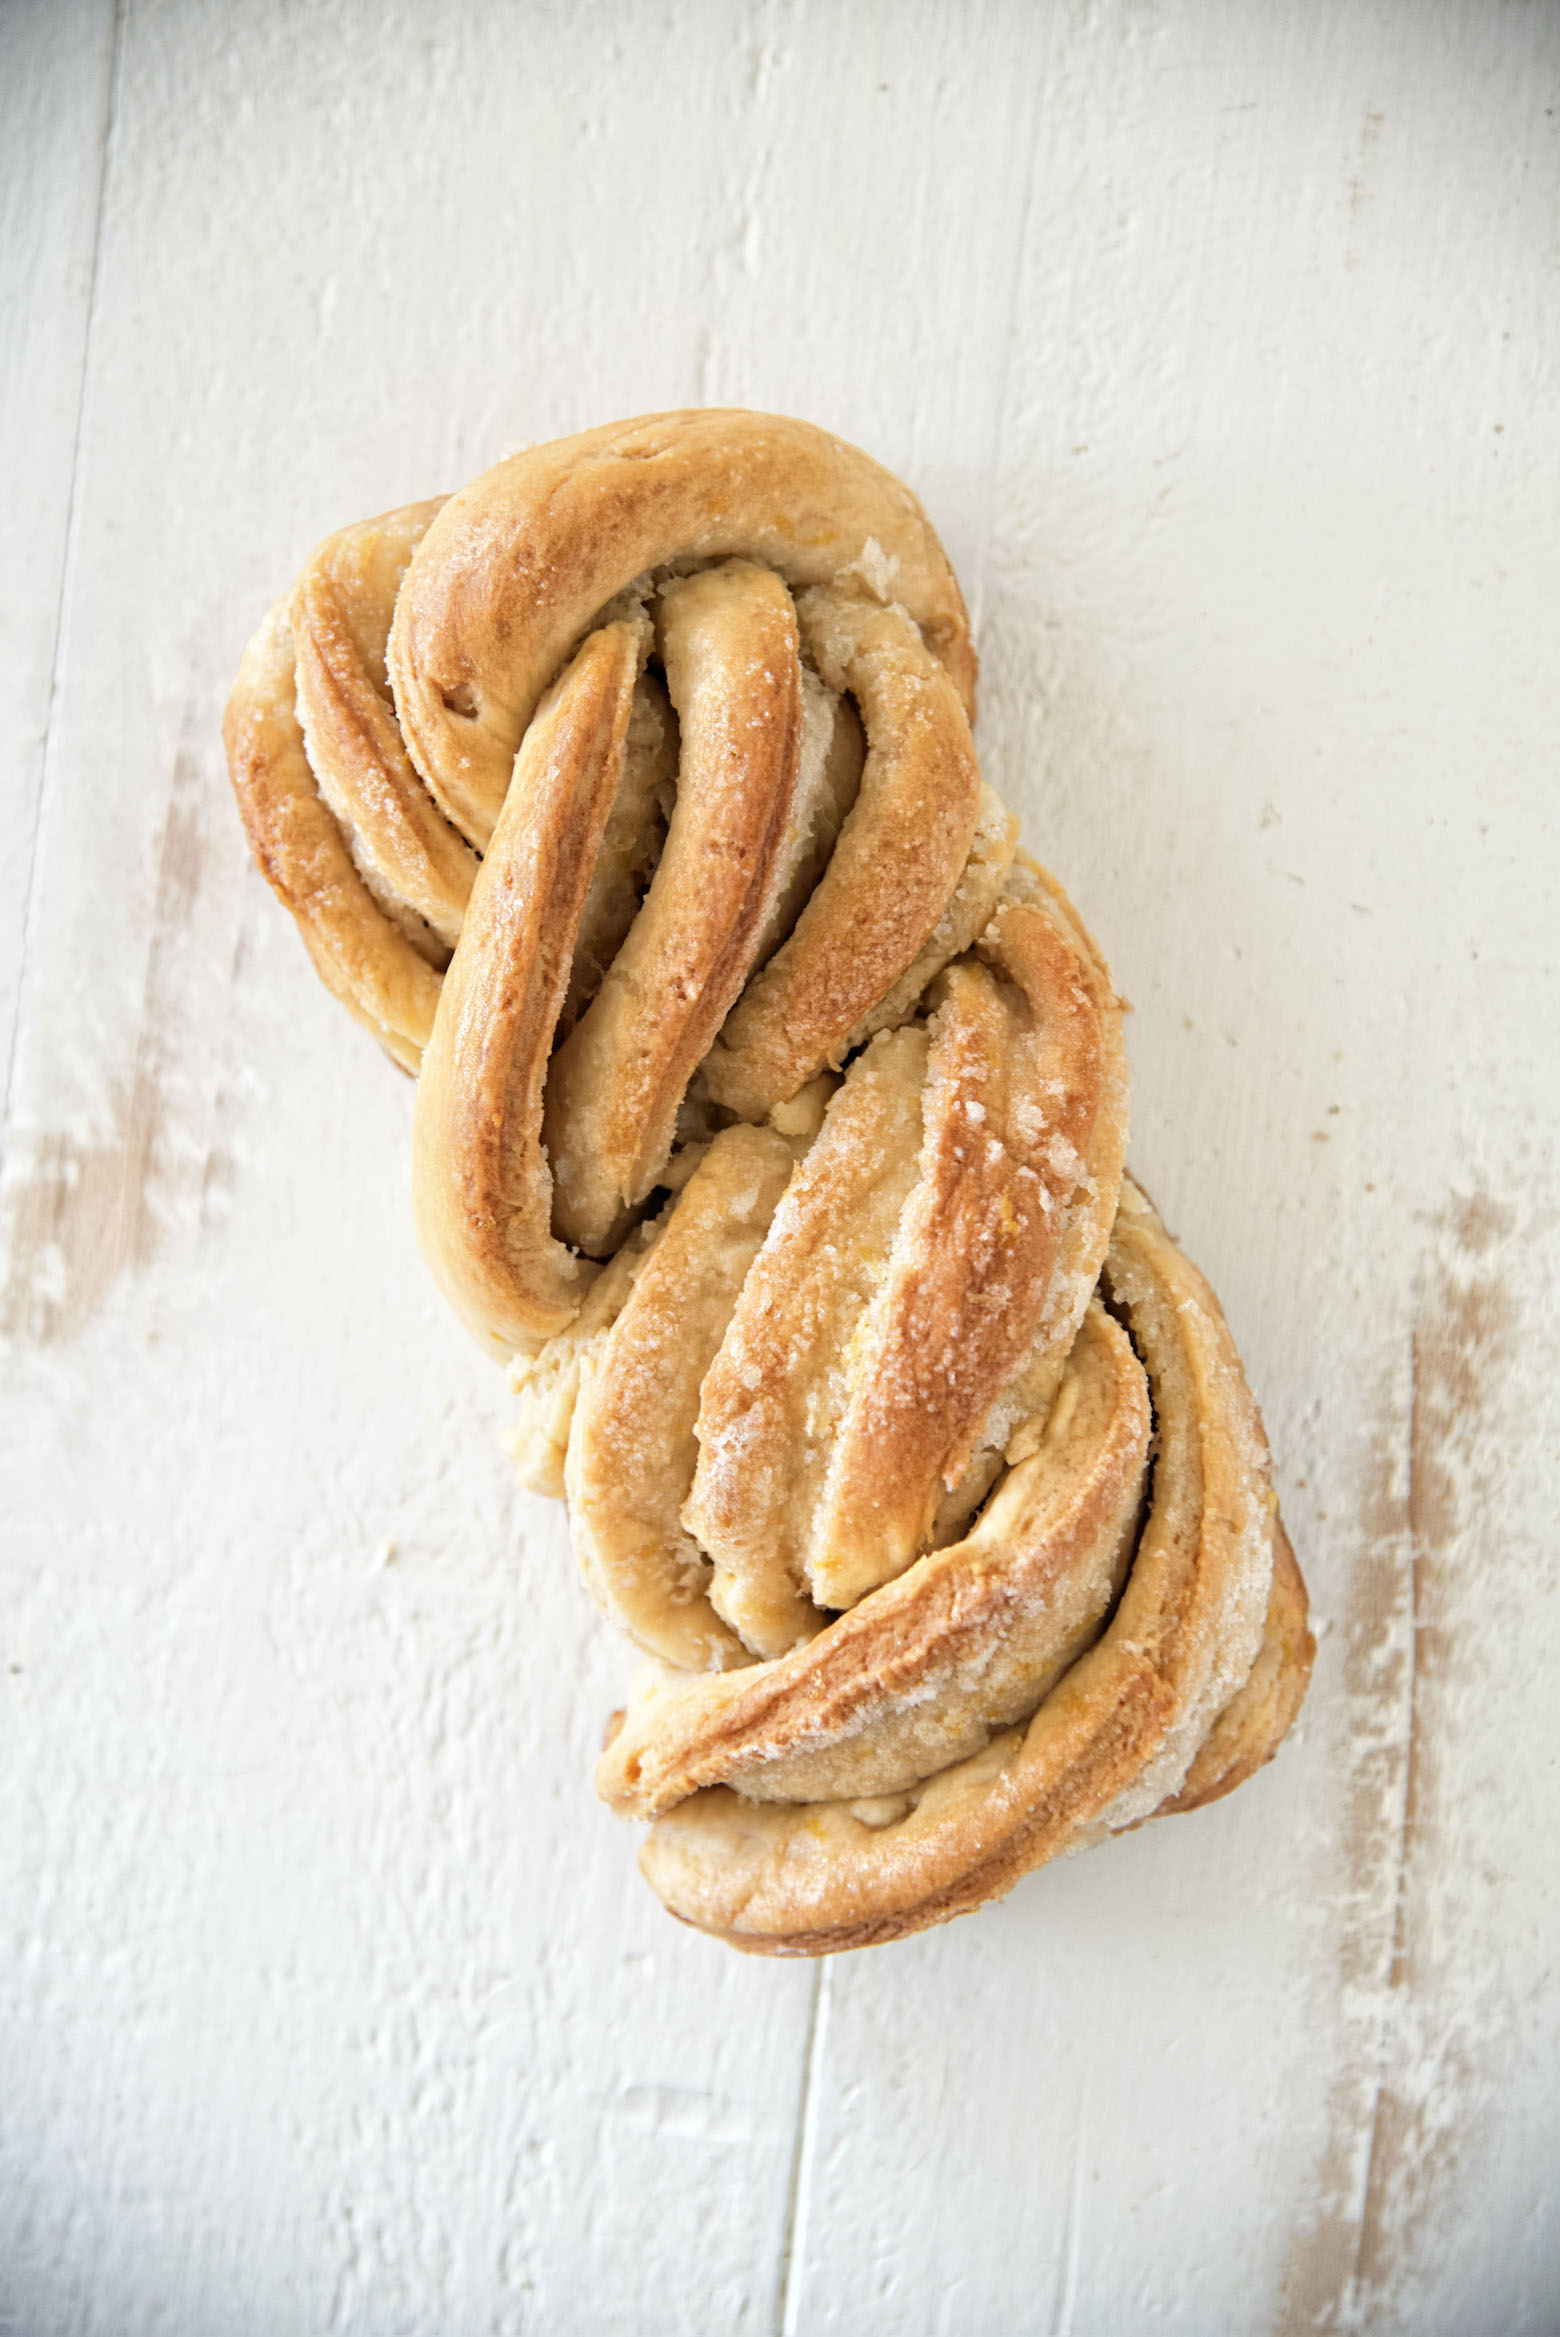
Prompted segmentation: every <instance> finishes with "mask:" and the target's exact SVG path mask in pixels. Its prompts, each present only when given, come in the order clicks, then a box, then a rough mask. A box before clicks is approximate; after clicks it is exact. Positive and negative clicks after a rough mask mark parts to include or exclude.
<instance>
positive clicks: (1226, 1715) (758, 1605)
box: [226, 412, 1312, 1954]
mask: <svg viewBox="0 0 1560 2337" xmlns="http://www.w3.org/2000/svg"><path fill="white" fill-rule="evenodd" d="M974 682H975V658H974V652H973V649H972V647H971V643H970V637H969V627H968V622H967V619H966V616H965V611H964V605H963V602H962V600H961V598H960V594H959V590H958V586H957V584H956V582H955V580H954V577H953V574H952V571H951V569H950V568H949V566H948V564H947V561H946V558H945V556H944V554H943V552H942V549H941V547H940V545H939V544H938V542H937V539H936V537H935V536H934V535H933V533H932V530H931V528H930V526H929V524H928V522H927V520H926V517H925V515H924V513H923V512H922V511H921V509H920V506H919V505H918V504H917V503H916V502H915V500H914V498H913V497H912V496H911V495H910V494H909V493H908V492H907V490H906V489H905V488H903V487H902V486H901V485H899V483H898V482H897V481H895V480H894V479H892V478H890V477H889V476H888V474H887V473H886V472H884V471H882V470H881V469H879V467H878V466H877V465H876V464H874V463H872V462H870V461H869V460H868V459H867V458H866V457H865V456H864V455H862V454H860V453H858V452H856V451H855V450H854V449H852V448H850V447H846V446H844V445H842V444H841V443H840V442H839V441H837V440H835V439H832V438H830V437H828V436H827V435H825V434H824V433H823V432H821V431H818V430H815V429H812V428H810V427H809V426H807V425H805V424H802V423H798V422H792V421H783V420H779V419H776V418H774V417H769V416H763V415H754V414H745V413H731V412H693V413H682V414H667V415H657V416H650V417H647V418H645V419H643V420H640V421H637V422H632V423H627V424H621V425H617V426H614V427H611V428H608V429H604V430H596V431H589V432H585V433H583V434H582V435H580V436H579V437H576V438H572V439H566V440H563V441H561V442H559V443H558V444H556V445H552V446H547V447H542V448H537V449H533V450H530V451H528V452H526V453H523V454H518V455H514V456H511V457H510V458H509V459H507V460H506V461H504V462H502V463H500V464H498V465H497V466H496V468H494V469H493V470H491V471H489V472H487V473H485V474H484V475H483V476H482V477H481V478H480V479H478V480H476V481H475V482H474V483H473V484H472V485H471V486H470V487H468V488H466V489H464V490H463V491H462V492H461V493H460V494H458V495H455V496H453V497H451V498H450V499H449V500H448V501H447V502H444V503H438V502H433V503H425V504H418V505H413V506H410V507H408V508H407V509H405V510H402V511H397V512H392V513H390V514H388V515H387V516H385V517H384V518H382V519H379V520H376V521H371V522H368V523H366V524H365V525H362V526H359V527H353V528H348V529H345V530H343V531H342V532H341V533H340V534H338V535H336V536H333V537H331V538H330V539H328V541H327V542H326V543H325V544H323V545H322V546H321V547H320V549H319V550H318V551H317V552H316V553H315V555H314V557H313V558H312V559H311V561H310V562H309V564H308V566H307V568H306V569H305V571H304V574H303V576H302V578H301V579H300V581H299V583H298V585H297V586H296V588H295V590H294V592H293V594H292V596H291V599H290V600H289V601H287V602H284V603H282V604H280V605H279V606H278V607H277V608H276V609H274V610H273V611H272V612H271V614H270V616H269V617H268V618H267V619H266V621H265V623H264V625H263V626H262V627H261V629H260V632H259V633H258V634H257V636H256V638H255V640H254V642H253V643H252V644H251V646H250V648H249V651H248V652H247V654H246V657H245V660H244V664H243V666H242V668H241V671H240V674H239V678H238V682H237V684H236V686H235V689H234V693H233V697H232V700H231V702H230V705H229V709H228V717H227V723H226V737H227V744H228V752H229V760H230V766H231V769H232V773H233V780H234V785H235V788H236V790H237V793H238V798H239V803H240V808H241V810H242V812H243V816H244V819H245V823H246V826H247V827H248V830H249V834H250V838H251V841H252V844H253V846H254V850H255V853H256V857H257V858H258V860H259V861H260V864H261V866H262V868H263V869H264V870H265V872H266V874H267V876H268V877H269V878H270V880H271V882H272V884H273V885H274V886H275V887H276V889H277V891H278V892H279V893H280V895H281V897H282V898H283V900H284V901H285V902H286V903H287V905H288V907H289V908H290V909H291V910H292V912H293V914H294V916H295V917H296V919H297V921H298V923H299V926H300V928H301V929H302V932H303V936H304V939H305V942H306V943H307V945H308V948H309V950H310V953H311V955H312V957H313V959H314V963H315V965H316V967H317V969H318V970H319V972H320V973H321V975H322V976H323V978H324V980H325V981H326V983H327V984H328V986H329V987H330V988H331V989H332V990H334V991H335V993H336V994H337V996H338V997H340V998H341V999H342V1000H343V1001H344V1003H345V1004H346V1005H347V1006H348V1008H349V1009H350V1010H351V1011H352V1012H353V1013H354V1014H355V1015H356V1016H357V1018H358V1019H359V1020H360V1021H362V1022H364V1023H365V1024H366V1025H367V1026H368V1027H369V1028H370V1029H372V1030H373V1031H374V1032H375V1034H376V1035H377V1036H378V1037H379V1039H380V1040H381V1042H382V1044H383V1045H384V1046H385V1047H386V1048H387V1049H388V1051H389V1052H390V1053H391V1054H392V1055H393V1056H394V1057H395V1059H396V1060H397V1061H399V1062H400V1063H402V1064H403V1065H404V1066H405V1067H406V1068H408V1069H410V1070H414V1071H417V1072H418V1073H419V1078H418V1088H417V1100H416V1113H415V1135H414V1171H413V1191H414V1200H415V1206H416V1213H417V1222H418V1230H419V1235H420V1238H421V1241H422V1244H423V1248H424V1250H425V1253H426V1255H427V1257H428V1260H429V1262H430V1264H431V1266H432V1268H433V1270H434V1273H435V1274H436V1276H437V1277H438V1279H439V1281H440V1283H441V1284H442V1286H443V1288H444V1289H445V1291H446V1293H447V1294H448V1296H449V1297H450V1299H451V1301H452V1302H453V1304H454V1305H455V1306H456V1307H457V1309H458V1310H459V1311H460V1313H461V1315H462V1316H463V1318H464V1319H465V1321H466V1322H467V1323H468V1325H469V1326H470V1327H471V1329H472V1330H473V1332H474V1333H475V1334H476V1335H477V1337H478V1338H479V1339H481V1340H482V1342H483V1343H484V1345H486V1346H487V1347H488V1348H489V1349H490V1351H492V1352H494V1353H495V1354H497V1355H499V1356H501V1357H504V1358H506V1359H508V1360H510V1361H511V1364H512V1367H513V1370H514V1373H515V1378H516V1384H517V1386H518V1387H519V1388H520V1391H521V1423H520V1428H519V1431H518V1434H517V1440H516V1451H517V1457H518V1459H519V1461H520V1464H521V1467H522V1470H523V1473H524V1474H525V1475H526V1477H527V1479H528V1481H529V1482H531V1483H532V1484H533V1485H534V1486H536V1487H537V1488H538V1489H539V1490H542V1491H546V1492H550V1493H561V1494H564V1495H565V1496H566V1498H567V1500H568V1504H569V1512H570V1519H571V1524H572V1528H573V1533H574V1539H575V1544H576V1548H577V1550H578V1553H579V1557H580V1561H581V1565H582V1567H583V1570H584V1573H585V1576H586V1579H587V1581H588V1583H589V1585H590V1587H591V1589H592V1591H593V1592H594V1594H595V1596H596V1598H597V1599H598V1601H599V1603H600V1604H601V1605H602V1607H603V1608H604V1609H605V1610H606V1612H607V1613H608V1614H609V1615H611V1616H612V1617H613V1619H614V1620H615V1621H616V1622H617V1623H618V1624H619V1625H620V1627H621V1628H622V1629H623V1630H624V1631H625V1632H626V1633H627V1634H628V1636H629V1637H630V1638H631V1639H632V1640H634V1641H635V1642H637V1644H638V1645H639V1646H640V1647H641V1649H643V1650H644V1651H645V1654H646V1656H647V1658H648V1659H649V1660H648V1662H647V1665H646V1668H645V1672H644V1674H643V1676H642V1678H641V1680H640V1683H639V1685H638V1687H637V1689H636V1692H635V1695H634V1698H633V1700H632V1703H631V1706H630V1708H629V1710H628V1711H627V1712H626V1714H623V1715H619V1716H617V1718H616V1720H615V1722H614V1733H613V1735H612V1737H611V1740H610V1742H609V1744H608V1747H607V1750H606V1753H605V1755H604V1757H603V1761H602V1765H601V1771H600V1776H599V1784H600V1789H601V1791H602V1793H603V1795H604V1796H605V1798H606V1799H607V1800H608V1801H609V1802H610V1803H611V1804H612V1806H613V1807H614V1808H617V1809H620V1810H622V1811H623V1812H625V1813H626V1814H629V1815H632V1816H636V1817H640V1818H646V1819H649V1820H651V1821H652V1825H651V1831H650V1834H649V1838H648V1841H647V1844H646V1847H645V1850H644V1853H643V1857H642V1864H643V1866H644V1869H645V1872H646V1873H647V1874H648V1876H649V1878H650V1880H651V1882H652V1883H653V1884H654V1886H655V1888H656V1889H657V1891H659V1893H660V1894H661V1896H662V1898H663V1899H664V1900H665V1902H666V1904H667V1905H668V1906H669V1907H670V1908H671V1909H672V1910H673V1912H674V1913H676V1914H678V1915H680V1916H682V1917H684V1918H685V1919H686V1920H688V1921H690V1922H692V1923H695V1924H698V1925H699V1926H701V1927H702V1928H704V1929H706V1930H708V1931H712V1932H715V1933H717V1934H719V1935H720V1936H721V1937H723V1938H726V1939H729V1940H730V1941H732V1942H733V1943H734V1944H735V1945H737V1946H739V1947H744V1948H749V1949H756V1950H760V1951H764V1952H768V1953H775V1954H821V1953H826V1952H829V1951H831V1950H833V1949H837V1948H845V1947H856V1946H862V1945H865V1944H868V1943H869V1942H872V1941H876V1940H883V1939H889V1938H893V1937H896V1936H898V1935H900V1934H903V1933H906V1932H910V1931H914V1930H917V1929H920V1928H922V1927H923V1926H924V1925H926V1924H929V1923H933V1922H938V1921H942V1920H944V1919H945V1918H947V1917H948V1916H950V1915H953V1914H957V1913H960V1912H962V1911H963V1910H964V1909H966V1908H968V1907H972V1906H975V1905H976V1904H978V1903H979V1902H980V1901H981V1900H983V1899H985V1898H988V1897H990V1896H992V1895H993V1894H994V1893H997V1892H1000V1891H1002V1890H1005V1889H1006V1888H1007V1887H1008V1886H1009V1885H1010V1884H1011V1883H1012V1882H1013V1881H1014V1880H1015V1879H1016V1877H1017V1876H1018V1875H1020V1874H1022V1873H1023V1872H1025V1871H1026V1870H1027V1869H1028V1868H1029V1867H1031V1866H1034V1865H1037V1864H1039V1863H1040V1862H1041V1861H1042V1860H1044V1859H1046V1858H1048V1857H1051V1856H1053V1855H1054V1854H1055V1853H1056V1852H1057V1851H1059V1850H1061V1849H1064V1848H1069V1847H1073V1846H1075V1845H1077V1844H1079V1843H1081V1842H1083V1841H1085V1840H1089V1839H1092V1838H1094V1837H1095V1836H1097V1835H1099V1834H1101V1833H1103V1832H1106V1831H1111V1830H1117V1829H1119V1828H1121V1827H1123V1826H1127V1825H1131V1824H1134V1823H1136V1822H1138V1821H1139V1820H1141V1819H1143V1818H1145V1817H1148V1816H1150V1815H1152V1814H1155V1813H1157V1812H1161V1811H1165V1810H1171V1809H1186V1808H1190V1807H1193V1806H1195V1805H1197V1804H1198V1803H1200V1802H1203V1801H1207V1800H1211V1799H1212V1798H1214V1797H1215V1796H1216V1795H1217V1794H1219V1793H1222V1792H1225V1791H1227V1790H1229V1788H1230V1787H1231V1786H1233V1785H1234V1784H1236V1783H1238V1782H1239V1781H1240V1779H1241V1778H1243V1777H1244V1776H1246V1775H1249V1774H1250V1772H1251V1771H1252V1770H1253V1769H1255V1768H1256V1767H1258V1766H1259V1765H1260V1764H1261V1762H1263V1761H1264V1760H1266V1759H1267V1758H1268V1757H1269V1756H1270V1755H1271V1753H1272V1752H1273V1751H1274V1750H1275V1749H1276V1747H1277V1745H1278V1743H1279V1741H1280V1739H1281V1738H1282V1736H1283V1734H1284V1732H1285V1730H1286V1729H1287V1728H1288V1726H1289V1724H1290V1722H1291V1721H1292V1719H1293V1718H1294V1715H1295V1713H1296V1711H1297V1710H1298V1708H1299V1704H1300V1700H1301V1698H1302V1696H1303V1694H1304V1691H1305V1685H1306V1680H1307V1677H1308V1673H1309V1667H1310V1660H1311V1653H1312V1643H1311V1640H1310V1636H1309V1633H1308V1630H1307V1626H1306V1605H1305V1593H1304V1588H1303V1585H1302V1583H1301V1580H1300V1576H1299V1573H1298V1570H1297V1568H1296V1567H1295V1563H1294V1559H1293V1556H1292V1554H1291V1552H1290V1550H1289V1545H1288V1543H1287V1540H1286V1539H1285V1537H1284V1534H1283V1529H1282V1526H1281V1525H1280V1523H1279V1520H1278V1513H1277V1504H1276V1501H1275V1499H1274V1496H1273V1493H1272V1488H1271V1482H1270V1476H1269V1469H1268V1457H1267V1448H1266V1444H1265V1441H1264V1438H1263V1434H1262V1428H1261V1422H1260V1419H1259V1416H1258V1413H1257V1410H1256V1407H1255V1404H1254V1403H1253V1401H1252V1398H1251V1395H1250V1392H1249V1390H1248V1389H1247V1386H1246V1382H1245V1379H1244V1375H1243V1374H1242V1371H1241V1367H1240V1362H1239V1359H1238V1357H1237V1356H1236V1353H1235V1350H1234V1347H1233V1345H1232V1343H1231V1341H1230V1337H1229V1332H1228V1330H1227V1328H1226V1326H1225V1323H1224V1320H1223V1317H1222V1315H1221V1314H1220V1312H1219V1308H1218V1304H1217V1302H1216V1300H1215V1299H1214V1297H1213V1295H1212V1293H1211V1292H1210V1291H1209V1289H1208V1286H1207V1284H1206V1283H1205V1282H1204V1281H1203V1279H1202V1277H1201V1276H1200V1275H1199V1274H1197V1272H1196V1270H1195V1269H1194V1268H1193V1267H1192V1266H1191V1265H1190V1264H1189V1263H1188V1261H1187V1260H1186V1259H1185V1258H1184V1257H1183V1256H1182V1255H1181V1253H1180V1252H1179V1251H1178V1250H1177V1249H1176V1247H1175V1245H1174V1243H1173V1242H1172V1241H1171V1240H1170V1239H1169V1237H1168V1236H1167V1235H1166V1233H1165V1231H1164V1228H1163V1227H1162V1226H1161V1224H1160V1223H1159V1220H1158V1218H1157V1217H1156V1216H1155V1214H1154V1212H1153V1210H1152V1208H1151V1207H1150V1205H1149V1204H1148V1202H1147V1201H1146V1200H1145V1199H1144V1197H1143V1196H1142V1194H1141V1193H1140V1192H1139V1191H1138V1190H1137V1188H1136V1187H1135V1186H1134V1185H1133V1184H1132V1183H1131V1181H1130V1180H1129V1179H1126V1178H1125V1177H1124V1174H1123V1157H1124V1149H1125V1141H1126V1121H1127V1089H1126V1074H1125V1066H1124V1061H1123V1055H1122V1046H1121V1031H1120V1008H1119V1003H1118V1001H1117V1000H1116V998H1115V997H1114V994H1113V992H1112V990H1111V986H1110V981H1109V978H1108V975H1107V973H1106V970H1105V968H1104V965H1103V964H1102V962H1101V960H1100V958H1099V956H1098V953H1097V952H1096V950H1095V948H1094V945H1093V943H1092V942H1091V940H1090V938H1089V936H1088V934H1087V933H1086V932H1085V930H1084V928H1083V926H1082V925H1081V923H1080V922H1079V920H1078V918H1077V915H1076V913H1075V912H1074V911H1073V909H1072V907H1071V905H1070V903H1069V902H1068V901H1067V899H1066V897H1065V895H1064V894H1063V893H1062V892H1061V890H1060V888H1059V887H1058V886H1057V885H1055V884H1054V883H1053V882H1052V880H1051V879H1050V878H1049V877H1047V876H1046V875H1045V874H1044V872H1043V871H1042V870H1040V869H1039V868H1038V867H1037V866H1036V865H1035V863H1034V862H1033V861H1031V860H1030V859H1028V857H1027V855H1024V854H1022V853H1019V852H1018V851H1017V850H1016V838H1015V833H1014V828H1013V823H1012V821H1011V819H1010V818H1009V816H1008V814H1007V812H1006V811H1005V809H1004V807H1003V806H1002V804H1001V803H1000V802H999V800H998V799H997V798H996V796H995V795H994V794H993V793H992V791H991V790H990V789H989V788H988V787H986V786H984V785H983V783H982V781H981V777H980V773H979V769H978V766H977V763H976V759H975V754H974V749H973V745H972V743H971V738H970V720H971V716H972V713H973V702H974Z"/></svg>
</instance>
